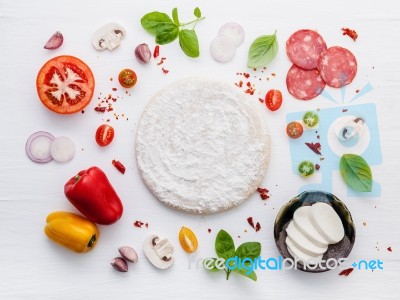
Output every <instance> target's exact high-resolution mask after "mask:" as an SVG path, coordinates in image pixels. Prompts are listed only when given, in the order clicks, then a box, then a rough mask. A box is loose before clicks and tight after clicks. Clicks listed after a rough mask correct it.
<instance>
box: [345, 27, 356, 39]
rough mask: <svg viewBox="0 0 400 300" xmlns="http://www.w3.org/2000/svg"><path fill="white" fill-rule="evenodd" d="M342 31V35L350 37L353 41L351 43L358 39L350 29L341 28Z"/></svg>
mask: <svg viewBox="0 0 400 300" xmlns="http://www.w3.org/2000/svg"><path fill="white" fill-rule="evenodd" d="M342 31H343V35H348V36H349V37H351V38H352V39H353V41H356V39H357V38H358V33H357V32H356V31H355V30H353V29H350V28H342Z"/></svg>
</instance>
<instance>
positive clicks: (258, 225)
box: [255, 222, 261, 232]
mask: <svg viewBox="0 0 400 300" xmlns="http://www.w3.org/2000/svg"><path fill="white" fill-rule="evenodd" d="M260 229H261V225H260V223H258V222H257V224H256V228H255V230H256V232H258V231H260Z"/></svg>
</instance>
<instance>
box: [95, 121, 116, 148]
mask: <svg viewBox="0 0 400 300" xmlns="http://www.w3.org/2000/svg"><path fill="white" fill-rule="evenodd" d="M113 139H114V128H112V127H111V126H110V125H107V124H103V125H100V127H99V128H97V130H96V142H97V144H99V145H100V146H102V147H104V146H108V145H110V143H111V142H112V140H113Z"/></svg>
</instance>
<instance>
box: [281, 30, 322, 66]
mask: <svg viewBox="0 0 400 300" xmlns="http://www.w3.org/2000/svg"><path fill="white" fill-rule="evenodd" d="M326 48H327V47H326V43H325V41H324V39H323V38H322V36H321V35H320V34H319V33H317V32H315V31H314V30H309V29H301V30H299V31H296V32H295V33H293V34H292V35H291V36H290V37H289V39H288V40H287V41H286V53H287V55H288V57H289V59H290V60H291V62H292V63H294V64H295V65H296V66H298V67H300V68H302V69H305V70H312V69H315V68H316V67H317V65H318V60H319V56H320V55H321V53H322V52H323V51H325V50H326Z"/></svg>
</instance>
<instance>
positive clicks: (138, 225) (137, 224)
mask: <svg viewBox="0 0 400 300" xmlns="http://www.w3.org/2000/svg"><path fill="white" fill-rule="evenodd" d="M143 225H144V223H143V222H142V221H135V222H134V223H133V226H135V227H138V228H142V226H143Z"/></svg>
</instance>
